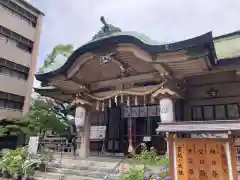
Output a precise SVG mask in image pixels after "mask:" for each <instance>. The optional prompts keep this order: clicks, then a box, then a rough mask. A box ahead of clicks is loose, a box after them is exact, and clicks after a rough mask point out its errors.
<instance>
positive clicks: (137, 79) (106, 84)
mask: <svg viewBox="0 0 240 180" xmlns="http://www.w3.org/2000/svg"><path fill="white" fill-rule="evenodd" d="M157 77H158V75H157V74H156V73H148V74H141V75H136V76H129V77H123V78H118V79H111V80H106V81H99V82H95V83H91V84H90V85H89V87H90V88H89V89H90V90H96V89H99V88H103V87H109V86H117V85H120V84H125V83H135V82H143V81H147V80H151V81H152V80H153V79H155V78H157Z"/></svg>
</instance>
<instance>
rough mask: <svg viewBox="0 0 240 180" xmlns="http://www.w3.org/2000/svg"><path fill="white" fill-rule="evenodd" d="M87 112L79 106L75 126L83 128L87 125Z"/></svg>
mask: <svg viewBox="0 0 240 180" xmlns="http://www.w3.org/2000/svg"><path fill="white" fill-rule="evenodd" d="M85 118H86V110H85V108H84V107H82V106H78V107H77V108H76V112H75V125H76V127H77V128H78V127H83V126H84V124H85Z"/></svg>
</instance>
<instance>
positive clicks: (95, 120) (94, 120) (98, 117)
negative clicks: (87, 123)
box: [91, 112, 105, 126]
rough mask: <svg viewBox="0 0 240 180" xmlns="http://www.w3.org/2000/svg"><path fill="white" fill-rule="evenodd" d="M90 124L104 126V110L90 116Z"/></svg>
mask: <svg viewBox="0 0 240 180" xmlns="http://www.w3.org/2000/svg"><path fill="white" fill-rule="evenodd" d="M91 125H92V126H104V125H105V114H104V112H99V113H94V114H92V116H91Z"/></svg>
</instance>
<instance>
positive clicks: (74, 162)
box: [54, 158, 121, 167]
mask: <svg viewBox="0 0 240 180" xmlns="http://www.w3.org/2000/svg"><path fill="white" fill-rule="evenodd" d="M101 160H102V159H98V160H97V159H96V160H94V159H92V160H91V159H90V160H89V159H87V160H86V159H84V160H80V159H71V158H62V159H55V160H54V163H57V164H59V163H60V164H71V165H84V166H101V167H105V166H109V165H110V166H114V164H117V163H118V162H119V161H121V159H114V160H109V161H107V160H103V161H101Z"/></svg>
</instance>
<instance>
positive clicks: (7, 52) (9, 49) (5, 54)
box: [0, 13, 31, 67]
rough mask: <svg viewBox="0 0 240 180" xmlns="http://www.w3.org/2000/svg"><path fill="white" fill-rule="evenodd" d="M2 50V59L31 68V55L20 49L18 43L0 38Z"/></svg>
mask: <svg viewBox="0 0 240 180" xmlns="http://www.w3.org/2000/svg"><path fill="white" fill-rule="evenodd" d="M0 14H1V13H0ZM0 16H1V15H0ZM0 18H1V17H0ZM0 49H1V51H0V57H1V58H4V59H7V60H9V61H12V62H14V63H16V64H20V65H23V66H26V67H30V66H31V54H29V53H28V52H26V51H24V50H21V49H20V48H18V47H17V45H16V42H14V41H10V40H8V41H7V39H5V38H4V37H1V36H0Z"/></svg>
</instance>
